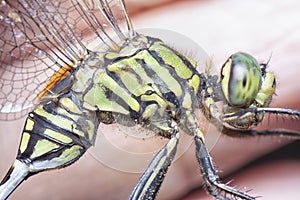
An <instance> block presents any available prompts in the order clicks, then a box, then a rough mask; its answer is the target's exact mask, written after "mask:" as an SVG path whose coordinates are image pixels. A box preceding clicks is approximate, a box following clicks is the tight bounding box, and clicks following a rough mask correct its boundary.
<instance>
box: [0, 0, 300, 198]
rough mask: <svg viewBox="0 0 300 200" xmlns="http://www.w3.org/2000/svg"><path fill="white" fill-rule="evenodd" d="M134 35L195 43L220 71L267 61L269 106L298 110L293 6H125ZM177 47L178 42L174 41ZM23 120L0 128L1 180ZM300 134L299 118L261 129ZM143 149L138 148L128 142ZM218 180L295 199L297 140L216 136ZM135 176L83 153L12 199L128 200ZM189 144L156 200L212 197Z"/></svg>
mask: <svg viewBox="0 0 300 200" xmlns="http://www.w3.org/2000/svg"><path fill="white" fill-rule="evenodd" d="M126 2H127V4H128V9H129V14H130V16H131V18H132V21H133V24H134V26H135V28H136V29H139V28H162V29H168V30H172V31H175V32H178V33H181V34H183V35H185V36H187V37H189V38H191V39H192V40H194V41H195V42H196V43H197V44H199V45H200V46H201V47H202V48H203V49H204V50H205V51H206V52H207V53H208V55H209V56H210V57H211V58H212V60H213V62H214V65H215V66H216V68H217V69H220V67H221V66H222V64H223V63H224V62H225V60H226V59H227V58H228V57H229V56H230V55H231V54H232V53H234V52H237V51H244V52H247V53H250V54H252V55H253V56H255V57H256V58H257V59H258V60H259V61H261V62H263V61H265V62H266V61H267V60H268V59H269V58H270V56H271V55H272V57H271V61H270V66H269V70H270V71H272V72H274V73H275V74H276V76H277V83H278V84H277V92H276V94H277V95H276V96H275V97H274V100H273V103H272V104H271V106H272V107H283V108H291V109H298V110H300V100H299V98H300V84H299V83H298V80H299V78H298V76H299V75H298V74H300V59H299V55H300V27H299V24H300V16H299V15H300V12H299V10H300V3H299V1H295V0H294V1H292V0H290V1H279V0H275V1H274V0H266V1H258V0H253V1H247V2H245V1H238V0H222V1H208V0H193V1H189V0H165V1H161V0H160V1H158V0H152V1H151V2H149V1H146V0H128V1H126ZM174 42H176V41H174ZM23 124H24V119H20V120H17V121H8V122H0V127H1V128H0V152H1V154H0V155H1V156H0V160H1V161H0V177H1V178H2V177H3V176H4V175H5V173H6V172H7V170H8V169H9V167H10V165H11V163H12V162H13V160H14V158H15V155H16V153H17V148H18V144H19V140H20V136H21V130H22V128H23ZM282 127H286V128H290V129H294V130H298V131H299V130H300V123H299V120H295V119H291V118H284V119H282V118H281V117H278V118H277V117H270V118H269V120H268V118H266V120H265V121H264V123H263V125H262V126H260V127H259V128H261V129H266V128H282ZM134 145H137V146H138V145H142V144H134ZM211 156H212V157H213V161H214V162H215V166H216V169H218V170H220V171H221V172H220V173H219V175H220V176H221V177H222V180H223V182H227V181H230V180H234V181H233V182H232V183H231V184H230V185H231V186H237V188H241V189H242V190H245V191H246V190H249V189H252V191H250V192H249V194H251V195H253V196H262V198H261V199H300V192H299V190H298V189H299V185H300V142H299V141H292V140H290V139H286V138H277V137H265V138H247V139H245V138H242V139H240V138H229V137H227V136H221V137H220V139H219V140H218V142H217V144H216V145H215V146H214V148H213V149H212V150H211ZM140 176H141V174H134V173H124V172H120V171H116V170H114V169H111V168H109V167H107V166H105V165H103V164H101V163H100V162H98V161H97V160H96V159H94V158H93V157H92V156H91V155H90V154H89V153H87V154H85V155H84V156H83V157H82V158H81V159H80V160H79V161H78V162H76V163H75V164H73V165H72V166H70V167H67V168H65V169H60V170H54V171H50V172H45V173H41V174H39V175H36V176H33V177H31V178H30V179H28V180H27V181H25V182H24V183H23V184H22V185H21V186H20V187H19V188H18V189H17V190H16V191H15V192H14V193H13V194H12V196H11V197H10V199H12V200H19V199H24V198H26V199H47V200H60V199H61V200H62V199H64V200H66V199H78V200H79V199H127V198H128V196H129V194H130V193H131V190H132V189H133V188H134V186H135V184H136V183H137V181H138V179H139V177H140ZM202 185H203V181H202V178H201V174H200V169H199V166H198V163H197V161H196V158H195V151H194V144H192V145H191V146H190V148H189V149H188V150H187V151H186V152H185V153H184V154H183V155H182V156H181V157H180V158H179V159H178V160H177V161H176V162H174V163H173V165H172V166H171V167H170V169H169V172H168V174H167V177H166V179H165V181H164V183H163V185H162V188H161V190H160V193H159V196H158V199H185V200H187V199H189V200H191V199H200V198H201V199H212V197H210V196H209V195H207V194H206V192H205V191H204V190H203V186H202Z"/></svg>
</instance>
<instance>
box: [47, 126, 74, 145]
mask: <svg viewBox="0 0 300 200" xmlns="http://www.w3.org/2000/svg"><path fill="white" fill-rule="evenodd" d="M44 134H45V135H48V136H50V137H52V138H54V139H56V140H58V141H61V142H63V143H67V144H68V143H71V142H72V139H71V138H69V137H67V136H65V135H63V134H61V133H58V132H56V131H53V130H51V129H46V130H45V131H44Z"/></svg>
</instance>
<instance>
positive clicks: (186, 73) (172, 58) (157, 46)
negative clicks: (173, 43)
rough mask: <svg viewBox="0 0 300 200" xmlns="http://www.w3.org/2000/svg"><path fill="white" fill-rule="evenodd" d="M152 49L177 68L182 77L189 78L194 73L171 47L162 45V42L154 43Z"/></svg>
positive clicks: (168, 63)
mask: <svg viewBox="0 0 300 200" xmlns="http://www.w3.org/2000/svg"><path fill="white" fill-rule="evenodd" d="M150 50H153V51H155V52H157V53H158V54H159V55H160V57H161V58H162V59H163V60H164V62H165V63H166V64H167V65H170V66H171V67H173V68H174V69H175V71H176V73H177V75H178V76H179V77H180V78H183V79H188V78H190V77H191V76H192V75H193V72H192V70H191V69H189V68H188V67H187V66H186V65H185V64H184V63H183V62H182V60H181V58H179V57H178V56H177V55H176V54H175V52H173V51H172V50H170V49H169V48H167V47H165V46H163V45H161V43H158V42H156V43H154V44H153V45H152V46H151V47H150Z"/></svg>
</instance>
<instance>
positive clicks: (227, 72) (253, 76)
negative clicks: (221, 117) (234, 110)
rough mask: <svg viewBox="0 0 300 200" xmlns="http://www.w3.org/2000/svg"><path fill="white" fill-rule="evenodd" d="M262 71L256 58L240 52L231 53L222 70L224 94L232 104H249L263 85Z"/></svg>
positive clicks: (236, 105)
mask: <svg viewBox="0 0 300 200" xmlns="http://www.w3.org/2000/svg"><path fill="white" fill-rule="evenodd" d="M261 84H262V72H261V69H260V66H259V64H258V62H257V61H256V59H255V58H253V57H252V56H250V55H249V54H246V53H242V52H238V53H235V54H233V55H231V56H230V57H229V58H228V60H227V61H226V62H225V64H224V65H223V67H222V70H221V86H222V91H223V94H224V96H225V98H226V100H227V102H228V104H230V105H231V106H234V107H246V106H249V105H250V104H251V103H252V102H253V100H254V99H255V97H256V96H257V93H258V91H259V89H260V87H261Z"/></svg>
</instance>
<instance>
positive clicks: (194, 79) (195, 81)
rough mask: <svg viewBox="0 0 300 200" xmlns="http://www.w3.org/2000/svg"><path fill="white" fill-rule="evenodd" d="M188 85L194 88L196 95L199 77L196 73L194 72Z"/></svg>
mask: <svg viewBox="0 0 300 200" xmlns="http://www.w3.org/2000/svg"><path fill="white" fill-rule="evenodd" d="M189 85H190V86H191V87H192V88H193V89H194V94H195V95H196V94H197V93H198V90H199V85H200V78H199V76H198V75H197V74H195V75H194V76H193V77H192V78H191V79H190V80H189Z"/></svg>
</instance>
